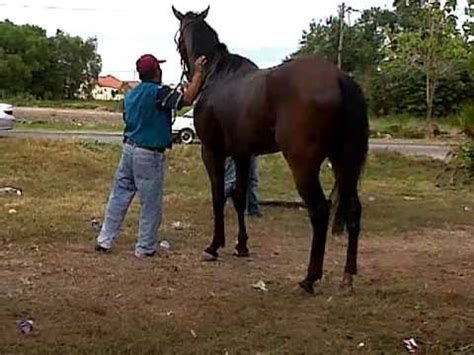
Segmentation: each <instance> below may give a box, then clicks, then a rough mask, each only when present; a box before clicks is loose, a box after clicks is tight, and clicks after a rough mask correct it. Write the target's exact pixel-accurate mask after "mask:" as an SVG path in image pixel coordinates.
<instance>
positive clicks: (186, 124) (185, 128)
mask: <svg viewBox="0 0 474 355" xmlns="http://www.w3.org/2000/svg"><path fill="white" fill-rule="evenodd" d="M172 132H173V137H174V138H175V140H176V141H178V142H180V143H184V144H191V143H192V142H193V141H194V139H195V138H196V129H195V128H194V111H193V110H192V109H191V110H189V111H188V112H186V113H185V114H184V115H183V116H176V118H175V121H174V122H173V126H172Z"/></svg>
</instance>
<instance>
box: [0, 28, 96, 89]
mask: <svg viewBox="0 0 474 355" xmlns="http://www.w3.org/2000/svg"><path fill="white" fill-rule="evenodd" d="M100 70H101V58H100V56H99V55H98V54H97V40H96V39H95V38H88V39H86V40H83V39H82V38H80V37H73V36H69V35H67V34H65V33H64V32H62V31H60V30H58V31H57V33H56V36H54V37H49V38H48V37H47V35H46V31H45V30H43V29H41V28H39V27H37V26H31V25H23V26H17V25H15V24H13V23H12V22H10V21H8V20H7V21H4V22H0V95H3V96H5V95H17V94H22V95H24V94H31V95H33V96H35V97H38V98H73V97H75V95H76V94H77V93H78V90H79V89H80V88H81V89H82V90H83V91H84V93H85V94H86V95H87V94H89V93H90V92H91V90H92V87H93V84H94V82H95V80H96V79H97V77H98V75H99V72H100Z"/></svg>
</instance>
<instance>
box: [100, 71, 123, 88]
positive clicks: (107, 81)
mask: <svg viewBox="0 0 474 355" xmlns="http://www.w3.org/2000/svg"><path fill="white" fill-rule="evenodd" d="M98 84H99V86H102V87H106V88H112V89H117V90H119V89H120V88H121V87H122V81H121V80H119V79H117V78H116V77H115V76H113V75H106V76H99V80H98Z"/></svg>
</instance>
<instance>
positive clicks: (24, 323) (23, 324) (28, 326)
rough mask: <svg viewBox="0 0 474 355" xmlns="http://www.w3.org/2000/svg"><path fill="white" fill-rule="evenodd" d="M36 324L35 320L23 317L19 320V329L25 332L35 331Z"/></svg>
mask: <svg viewBox="0 0 474 355" xmlns="http://www.w3.org/2000/svg"><path fill="white" fill-rule="evenodd" d="M34 324H35V322H34V321H33V320H31V319H23V320H21V321H19V322H18V329H19V330H20V332H22V333H23V334H28V333H31V332H32V331H33V327H34Z"/></svg>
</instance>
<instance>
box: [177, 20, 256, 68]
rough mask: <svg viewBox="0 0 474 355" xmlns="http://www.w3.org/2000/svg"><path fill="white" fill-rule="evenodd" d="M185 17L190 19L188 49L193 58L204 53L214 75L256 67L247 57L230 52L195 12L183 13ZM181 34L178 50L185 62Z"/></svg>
mask: <svg viewBox="0 0 474 355" xmlns="http://www.w3.org/2000/svg"><path fill="white" fill-rule="evenodd" d="M185 18H186V19H188V21H190V22H188V25H187V26H189V28H188V29H187V33H191V32H192V36H193V41H192V48H190V49H189V50H190V51H191V52H192V53H193V54H194V57H195V58H197V57H199V56H201V55H205V56H206V58H207V59H208V62H209V63H210V66H211V67H212V71H213V74H214V75H215V76H216V77H217V76H218V77H222V76H227V75H230V74H235V73H239V74H241V73H242V74H243V73H245V72H248V71H251V70H255V69H258V67H257V66H256V65H255V64H254V63H253V62H252V61H250V60H249V59H248V58H245V57H242V56H240V55H236V54H232V53H230V52H229V50H228V49H227V46H226V45H225V44H224V43H222V42H220V41H219V36H218V34H217V32H216V31H215V30H214V29H213V28H212V27H211V26H209V24H208V23H207V22H206V21H204V20H202V19H199V18H198V15H197V14H195V13H192V12H190V13H187V14H186V15H185ZM185 26H186V25H185ZM183 35H184V34H181V36H180V40H179V45H178V50H179V52H180V55H181V58H182V59H183V60H184V61H185V62H186V61H187V53H186V49H185V46H184V40H183V38H182V36H183ZM189 65H192V63H189Z"/></svg>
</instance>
